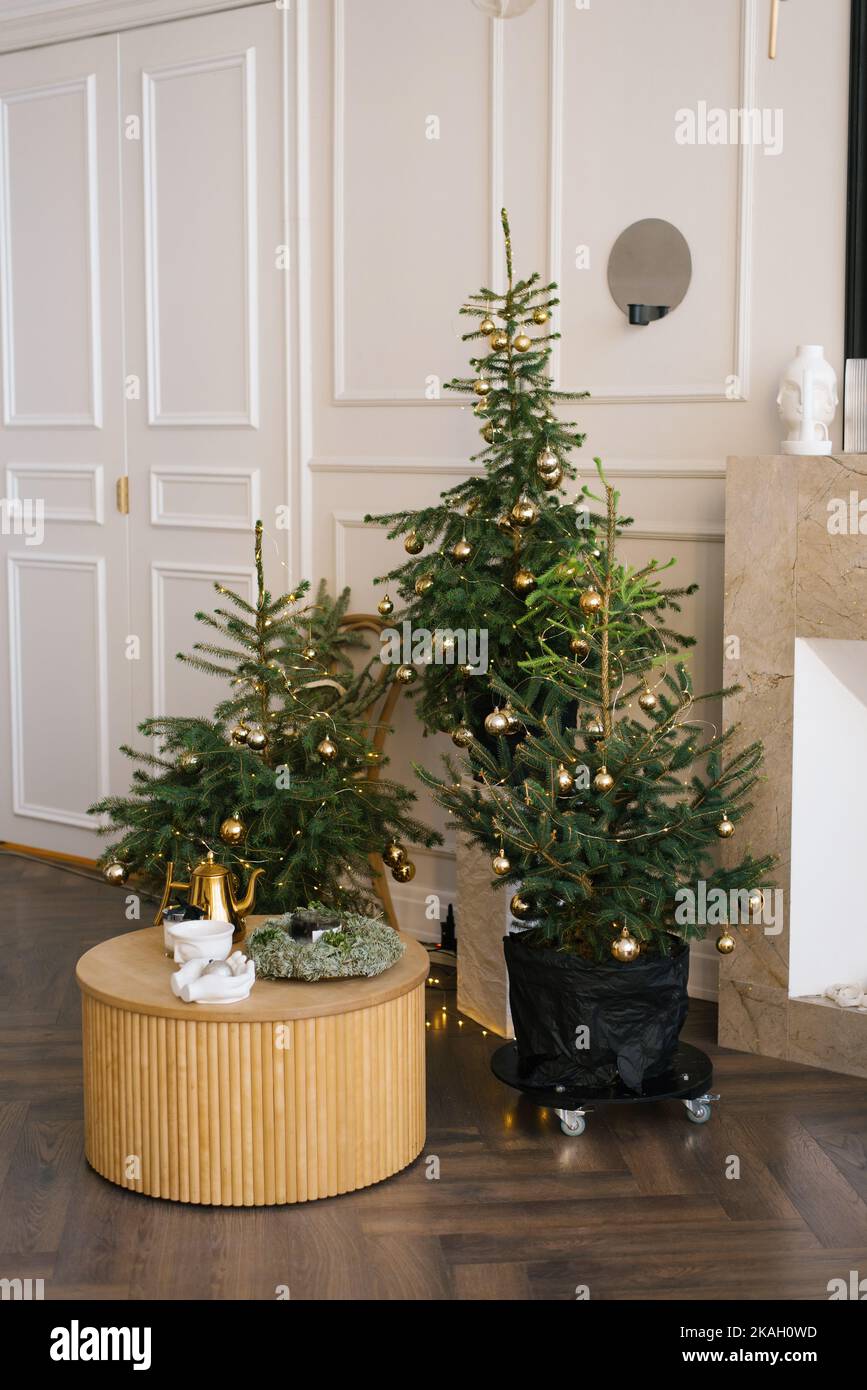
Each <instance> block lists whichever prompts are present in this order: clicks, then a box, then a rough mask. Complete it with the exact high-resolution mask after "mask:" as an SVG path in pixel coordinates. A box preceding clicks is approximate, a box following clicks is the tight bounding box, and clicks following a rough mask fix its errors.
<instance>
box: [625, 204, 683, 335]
mask: <svg viewBox="0 0 867 1390" xmlns="http://www.w3.org/2000/svg"><path fill="white" fill-rule="evenodd" d="M691 280H692V256H691V255H690V251H689V246H688V244H687V241H686V237H685V236H684V235H683V233H682V232H679V231H678V230H677V227H673V226H672V224H671V223H670V222H664V221H662V219H661V218H658V217H645V218H644V219H643V221H641V222H633V224H632V226H631V227H627V228H626V231H625V232H621V233H620V236H619V237H618V238H617V240H616V241H615V243H614V245H613V247H612V248H611V255H610V256H609V258H608V288H609V290H610V291H611V298H612V299H613V300H614V303H615V304H616V305H617V306H618V308H620V309H622V311H623V313H624V314H625V315H626V317H627V319H628V320H629V322H630V323H631V324H634V325H636V326H638V327H641V328H646V327H647V325H648V324H649V323H653V322H654V320H655V319H661V318H665V316H666V314H670V313H671V311H672V309H676V308H677V306H678V304H680V303H682V302H683V300H684V298H685V297H686V292H687V290H688V289H689V285H690V281H691Z"/></svg>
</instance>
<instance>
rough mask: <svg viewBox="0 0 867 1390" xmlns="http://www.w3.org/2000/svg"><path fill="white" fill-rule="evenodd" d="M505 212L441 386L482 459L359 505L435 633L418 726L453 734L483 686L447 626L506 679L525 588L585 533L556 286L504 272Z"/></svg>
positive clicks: (417, 617) (393, 581)
mask: <svg viewBox="0 0 867 1390" xmlns="http://www.w3.org/2000/svg"><path fill="white" fill-rule="evenodd" d="M502 221H503V232H504V236H505V254H506V282H507V287H506V290H505V292H504V293H502V294H498V293H496V292H495V291H494V290H490V289H482V290H480V291H479V293H478V294H474V295H471V296H470V297H469V299H468V301H467V303H466V304H465V305H464V306H463V307H462V309H461V313H462V315H463V316H464V317H465V318H467V319H469V320H471V321H472V327H471V328H470V330H469V331H468V332H467V333H466V334H464V341H465V342H468V343H471V344H473V346H474V348H476V349H477V352H476V355H474V356H473V357H471V359H470V365H471V367H472V375H471V376H468V377H461V378H457V379H455V380H453V381H450V382H448V383H447V386H446V389H447V390H451V391H458V392H463V393H465V394H469V395H470V396H471V397H475V413H476V415H477V416H478V418H479V421H480V427H481V432H482V439H483V447H482V449H481V451H480V452H479V453H477V454H474V455H473V457H472V460H471V462H472V463H475V464H477V465H480V471H479V472H478V473H477V474H475V475H473V476H471V477H468V478H467V479H466V480H465V481H464V482H461V483H459V484H458V485H457V486H456V487H453V488H450V489H449V490H448V491H447V492H444V493H443V494H442V495H441V497H440V500H439V503H438V504H437V505H435V506H432V507H427V508H425V509H423V510H421V511H403V512H394V513H392V514H390V515H388V516H379V517H368V518H367V520H368V521H376V522H378V523H380V524H383V525H386V526H388V528H389V536H390V537H395V536H403V537H404V547H405V549H406V551H407V552H408V554H409V555H410V556H411V557H412V558H411V559H409V560H408V561H406V562H405V563H404V564H403V565H401V566H399V567H397V568H396V569H393V570H391V571H390V572H389V574H387V575H385V576H383V577H382V578H381V580H380V581H379V582H381V583H385V584H386V585H388V586H389V587H390V588H391V590H392V592H396V593H397V594H398V595H399V597H400V599H401V600H402V601H403V608H402V609H401V611H400V612H399V613H398V614H397V617H398V618H400V619H402V620H404V621H409V622H410V623H411V624H412V629H413V630H414V631H416V630H419V629H422V630H425V631H427V632H431V633H440V634H442V641H441V643H440V649H439V651H437V648H436V647H434V655H435V657H437V659H436V660H434V661H432V662H427V661H426V662H425V664H424V666H423V670H422V683H421V686H420V689H419V692H418V712H419V715H420V717H421V719H422V721H423V723H424V724H425V726H426V728H428V729H431V730H448V731H449V732H451V733H452V735H453V737H454V739H455V742H456V743H458V744H460V743H461V742H462V741H465V740H466V739H467V738H468V737H469V736H470V735H471V734H474V735H475V736H476V737H478V736H480V735H481V736H482V737H483V736H484V735H483V733H482V724H483V721H484V717H485V715H486V714H487V713H488V698H487V689H486V687H485V682H484V680H483V679H480V674H479V670H483V667H484V663H482V662H477V663H476V665H477V667H478V668H479V670H477V671H475V672H474V671H473V670H472V669H471V668H472V665H473V662H472V660H467V656H468V655H471V653H468V652H466V651H464V652H462V651H461V650H460V647H459V644H458V642H455V641H453V640H452V636H451V634H454V633H458V634H460V635H461V636H463V635H464V634H467V633H469V634H473V635H476V634H484V639H485V642H486V649H487V661H488V662H489V663H490V667H492V668H493V669H494V670H495V671H496V672H497V674H498V675H499V676H500V677H501V678H502V679H503V680H505V681H506V682H507V683H509V684H514V683H515V682H516V681H517V679H518V678H519V663H520V661H521V660H522V659H523V658H524V657H525V656H526V655H527V652H526V649H525V643H524V631H523V629H521V628H520V627H519V625H518V624H519V619H520V618H521V617H522V615H523V613H524V601H525V598H526V596H527V594H528V593H530V592H531V591H532V589H533V587H534V585H535V584H536V581H537V577H538V575H539V574H540V573H542V572H543V571H544V570H547V569H548V568H549V566H550V565H551V562H552V560H553V559H555V558H556V557H557V556H558V555H559V554H560V553H561V552H562V551H563V550H564V549H567V548H570V547H571V548H574V546H575V543H576V538H577V539H578V541H579V547H580V544H581V538H582V537H584V538H585V540H584V543H585V544H586V543H589V540H588V539H587V538H588V537H589V528H588V522H589V520H590V518H589V517H588V515H587V513H586V511H585V510H584V504H583V499H581V498H578V497H573V498H567V497H566V496H565V493H564V492H563V491H562V489H561V484H562V483H563V482H564V481H565V480H567V479H569V480H571V479H574V478H575V477H576V472H575V469H574V467H573V465H572V464H571V462H570V459H569V456H570V452H571V450H572V449H573V448H575V447H579V446H580V445H581V444H582V443H583V441H584V435H583V434H581V433H580V431H579V430H578V428H577V426H576V425H574V424H570V423H567V422H563V421H561V420H560V419H558V418H557V416H556V415H555V413H554V411H555V406H556V405H557V403H558V402H562V401H573V400H580V399H582V398H583V395H582V393H576V392H568V391H557V390H555V389H554V387H553V385H552V382H551V378H550V375H549V364H550V358H551V351H552V345H553V344H554V342H555V341H556V340H557V338H558V337H559V336H560V335H559V334H558V333H556V332H554V331H552V328H551V316H552V312H553V310H554V308H555V306H556V305H557V304H558V303H559V300H558V299H557V297H556V289H557V286H556V285H554V284H543V283H542V282H541V278H540V276H539V275H536V274H534V275H531V276H530V277H529V279H526V280H520V279H519V280H516V279H515V275H514V268H513V263H512V243H511V236H510V232H509V221H508V217H507V214H506V212H505V211H503V214H502ZM390 603H391V598H390V595H389V596H387V597H386V599H385V600H384V601H383V605H384V606H381V608H380V611H381V612H389V611H390V609H389V605H390Z"/></svg>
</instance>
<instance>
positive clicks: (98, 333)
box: [0, 73, 103, 429]
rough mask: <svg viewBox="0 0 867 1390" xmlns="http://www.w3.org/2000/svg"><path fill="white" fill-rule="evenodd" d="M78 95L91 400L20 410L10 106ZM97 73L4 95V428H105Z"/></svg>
mask: <svg viewBox="0 0 867 1390" xmlns="http://www.w3.org/2000/svg"><path fill="white" fill-rule="evenodd" d="M73 94H80V95H81V96H82V98H83V101H82V107H83V119H84V143H85V147H86V157H85V182H86V189H85V196H84V198H83V200H82V201H83V204H84V208H85V211H86V244H87V249H86V264H85V266H84V267H83V272H84V275H85V279H86V281H87V315H88V323H87V325H86V330H85V337H86V341H85V343H83V344H82V352H83V353H84V354H85V355H86V357H87V361H88V368H89V386H88V401H87V405H86V407H85V408H84V409H81V410H78V411H70V410H51V409H50V408H46V409H43V410H29V411H22V410H21V409H19V405H18V380H17V362H16V340H15V331H16V310H15V254H16V251H15V246H14V245H13V236H12V198H13V196H14V189H13V183H12V170H11V169H10V138H9V114H10V109H12V108H14V107H20V106H22V105H24V104H26V103H30V102H38V101H51V100H52V99H55V98H59V97H65V96H70V95H73ZM96 120H97V111H96V76H95V75H94V74H93V73H89V74H88V75H87V76H86V77H81V78H73V79H70V80H69V81H65V82H56V83H50V84H48V85H45V86H38V87H29V88H25V89H22V90H21V91H17V92H10V93H7V94H5V95H3V96H0V289H2V293H0V342H2V348H3V424H4V425H5V426H6V428H7V429H8V428H22V427H23V428H30V429H58V428H63V429H77V428H84V429H101V428H102V416H103V406H102V329H101V322H102V319H101V307H100V303H101V295H100V248H99V202H98V179H97V144H96V141H97V134H96Z"/></svg>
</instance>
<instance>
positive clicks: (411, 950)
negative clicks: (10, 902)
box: [75, 916, 430, 1023]
mask: <svg viewBox="0 0 867 1390" xmlns="http://www.w3.org/2000/svg"><path fill="white" fill-rule="evenodd" d="M265 920H266V918H265V917H257V916H251V917H248V918H247V931H248V932H250V931H252V930H253V929H254V928H255V927H256V926H258V925H259V923H260V922H264V921H265ZM400 939H401V941H402V942H403V944H404V946H405V948H406V949H405V951H404V953H403V955H402V956H401V958H400V960H399V961H398V962H397V963H396V964H395V965H393V966H392V967H391V969H390V970H386V971H385V972H384V973H383V974H382V975H375V976H374V977H373V978H372V979H351V980H319V981H318V982H317V983H315V984H311V983H309V982H307V981H304V980H260V979H257V980H256V983H255V984H254V986H253V989H252V991H251V993H250V995H249V996H248V997H247V998H246V999H242V1000H240V1001H239V1002H238V1003H236V1004H223V1003H219V1004H184V1003H183V1001H182V1000H180V999H178V998H176V996H175V995H174V994H172V990H171V984H170V981H171V977H172V975H173V973H174V972H175V970H177V969H178V967H177V966H176V965H175V963H174V961H172V960H170V959H169V957H168V956H166V954H165V950H164V948H163V929H162V927H145V928H144V929H143V930H141V931H134V932H128V933H127V934H126V935H124V936H113V937H112V938H111V940H109V941H102V942H100V944H99V945H98V946H94V947H92V948H91V950H89V951H87V952H85V954H84V955H83V956H82V957H81V959H80V960H79V962H78V965H77V966H76V970H75V976H76V979H77V980H78V984H79V987H80V988H81V990H82V991H83V992H84V993H85V994H89V995H91V996H92V997H93V998H94V999H99V1000H101V1001H102V1003H104V1004H110V1005H112V1006H113V1007H115V1008H118V1009H128V1010H130V1011H132V1012H133V1013H139V1014H150V1015H153V1016H156V1017H158V1018H185V1019H193V1020H195V1019H201V1021H202V1022H203V1023H207V1022H210V1023H213V1022H227V1023H231V1022H242V1023H270V1022H288V1021H289V1020H290V1019H297V1018H317V1017H323V1016H325V1015H329V1014H344V1013H352V1012H353V1011H354V1010H356V1009H366V1008H369V1007H370V1006H371V1005H373V1004H383V1003H385V1002H386V1001H387V1000H389V999H395V998H397V997H398V996H399V995H401V994H408V993H409V992H410V990H413V989H415V988H416V987H417V986H418V985H420V984H421V982H422V981H423V980H425V979H426V978H427V975H428V973H429V969H430V964H429V961H428V955H427V951H426V950H425V949H424V947H423V946H421V945H420V944H419V942H418V941H416V940H415V939H414V938H413V937H410V936H405V935H404V933H403V932H401V933H400ZM233 949H235V950H238V949H240V950H243V949H244V946H243V942H241V943H240V944H239V945H238V946H236V947H234V948H233Z"/></svg>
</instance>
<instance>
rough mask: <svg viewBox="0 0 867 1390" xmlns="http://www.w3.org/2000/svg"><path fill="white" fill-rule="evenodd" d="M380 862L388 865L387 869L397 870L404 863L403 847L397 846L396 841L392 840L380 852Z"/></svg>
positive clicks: (404, 851) (404, 852)
mask: <svg viewBox="0 0 867 1390" xmlns="http://www.w3.org/2000/svg"><path fill="white" fill-rule="evenodd" d="M382 862H383V864H386V865H388V867H389V869H397V868H399V867H400V865H401V864H405V863H406V850H405V849H404V848H403V845H399V844H398V843H397V841H396V840H392V842H391V844H390V845H386V847H385V849H384V850H383V851H382Z"/></svg>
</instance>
